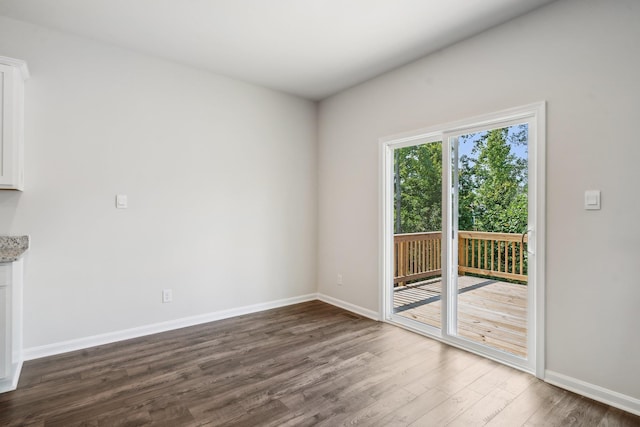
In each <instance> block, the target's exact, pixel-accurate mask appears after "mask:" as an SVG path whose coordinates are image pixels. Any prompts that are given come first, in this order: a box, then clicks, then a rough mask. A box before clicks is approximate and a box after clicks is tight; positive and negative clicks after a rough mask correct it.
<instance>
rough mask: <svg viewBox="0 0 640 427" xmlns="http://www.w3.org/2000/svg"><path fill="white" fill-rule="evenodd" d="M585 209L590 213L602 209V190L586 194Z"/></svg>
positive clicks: (590, 191)
mask: <svg viewBox="0 0 640 427" xmlns="http://www.w3.org/2000/svg"><path fill="white" fill-rule="evenodd" d="M584 208H585V209H586V210H588V211H592V210H598V209H600V190H587V191H585V192H584Z"/></svg>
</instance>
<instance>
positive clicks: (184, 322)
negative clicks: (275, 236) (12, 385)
mask: <svg viewBox="0 0 640 427" xmlns="http://www.w3.org/2000/svg"><path fill="white" fill-rule="evenodd" d="M315 299H319V298H317V295H316V294H308V295H302V296H298V297H292V298H285V299H280V300H275V301H269V302H264V303H259V304H253V305H247V306H244V307H238V308H231V309H228V310H221V311H215V312H212V313H206V314H200V315H196V316H190V317H183V318H181V319H174V320H168V321H166V322H159V323H154V324H151V325H145V326H139V327H137V328H131V329H124V330H121V331H114V332H108V333H106V334H100V335H94V336H90V337H84V338H77V339H73V340H68V341H62V342H58V343H53V344H47V345H42V346H38V347H31V348H25V349H24V360H33V359H39V358H41V357H47V356H53V355H56V354H61V353H67V352H69V351H75V350H82V349H85V348H89V347H95V346H98V345H104V344H110V343H114V342H117V341H123V340H128V339H131V338H138V337H143V336H145V335H151V334H157V333H160V332H167V331H172V330H174V329H180V328H186V327H188V326H195V325H200V324H202V323H208V322H214V321H216V320H222V319H228V318H230V317H236V316H241V315H243V314H251V313H256V312H259V311H264V310H270V309H272V308H278V307H284V306H287V305H292V304H298V303H301V302H307V301H313V300H315ZM16 378H17V377H16Z"/></svg>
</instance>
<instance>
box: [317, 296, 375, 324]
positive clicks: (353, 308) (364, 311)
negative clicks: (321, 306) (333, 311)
mask: <svg viewBox="0 0 640 427" xmlns="http://www.w3.org/2000/svg"><path fill="white" fill-rule="evenodd" d="M318 299H319V300H320V301H322V302H326V303H327V304H331V305H335V306H336V307H339V308H342V309H343V310H347V311H350V312H352V313H356V314H359V315H360V316H364V317H367V318H369V319H372V320H377V321H379V320H380V313H378V312H377V311H373V310H369V309H368V308H364V307H360V306H359V305H355V304H351V303H350V302H346V301H343V300H341V299H338V298H334V297H330V296H329V295H325V294H318Z"/></svg>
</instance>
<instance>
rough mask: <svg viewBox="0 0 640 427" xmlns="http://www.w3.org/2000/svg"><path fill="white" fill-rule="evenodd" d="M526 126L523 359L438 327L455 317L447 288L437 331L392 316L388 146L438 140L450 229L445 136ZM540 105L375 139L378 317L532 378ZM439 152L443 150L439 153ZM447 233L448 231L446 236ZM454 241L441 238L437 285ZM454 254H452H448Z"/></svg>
mask: <svg viewBox="0 0 640 427" xmlns="http://www.w3.org/2000/svg"><path fill="white" fill-rule="evenodd" d="M524 122H526V123H528V124H529V145H528V152H529V171H528V173H529V182H528V184H529V201H530V203H529V212H528V214H529V228H530V229H532V231H531V232H530V234H529V245H528V247H529V249H530V250H531V252H533V254H532V255H530V258H529V259H530V261H529V270H528V274H529V285H528V292H529V294H528V301H529V306H528V310H527V323H528V324H527V326H528V327H527V330H528V334H527V336H528V342H527V348H528V358H527V359H523V358H520V357H517V356H513V355H510V354H507V353H505V352H502V351H499V350H495V349H492V348H489V347H486V346H483V345H480V344H477V343H474V342H472V341H469V340H466V339H462V338H460V337H457V336H452V335H451V334H449V333H448V332H451V331H447V330H444V329H445V328H446V327H447V325H451V324H452V321H453V318H452V316H455V312H454V309H455V301H449V298H447V295H448V294H449V292H443V293H442V307H443V310H442V315H443V319H442V320H443V323H442V325H443V330H439V329H436V328H432V327H429V326H428V325H426V326H425V325H423V324H419V323H418V322H414V321H411V320H410V319H406V318H402V317H400V316H394V315H393V289H392V286H391V283H393V268H392V259H393V202H392V201H393V172H392V171H393V160H394V159H393V150H394V149H396V148H402V147H407V146H412V145H418V144H423V143H427V142H435V141H442V144H443V146H442V152H443V156H444V159H443V160H444V161H443V165H442V166H443V183H442V185H443V197H444V198H446V199H447V200H443V205H442V214H443V224H442V230H443V233H445V232H446V233H451V230H452V227H453V224H452V215H451V213H452V205H451V203H452V202H451V198H450V197H447V194H449V193H448V190H445V189H447V188H448V187H447V186H451V158H450V157H451V156H450V155H449V153H451V138H453V137H457V136H458V135H461V134H465V133H472V132H474V131H479V130H484V129H486V128H491V127H493V128H495V127H497V126H499V127H505V126H509V125H511V124H516V123H524ZM545 129H546V125H545V103H544V102H539V103H535V104H529V105H524V106H521V107H516V108H511V109H508V110H503V111H498V112H495V113H491V114H485V115H482V116H477V117H473V118H470V119H465V120H460V121H456V122H452V123H447V124H443V125H439V126H434V127H430V128H427V129H421V130H416V131H412V132H407V133H404V134H401V135H394V136H388V137H384V138H381V139H380V151H379V154H380V175H379V177H380V179H379V188H380V197H379V199H380V203H379V205H380V227H379V230H380V236H379V242H380V245H379V259H380V263H379V265H380V271H379V290H380V313H381V318H382V320H383V321H386V322H389V323H393V324H396V325H399V326H402V327H404V328H407V329H411V330H413V331H416V332H419V333H421V334H424V335H427V336H429V337H432V338H435V339H438V340H440V341H443V342H445V343H447V344H451V345H453V346H456V347H461V348H464V349H466V350H468V351H471V352H473V353H477V354H480V355H482V356H485V357H487V358H490V359H493V360H497V361H499V362H501V363H504V364H506V365H509V366H513V367H515V368H517V369H521V370H524V371H526V372H530V373H532V374H535V375H536V376H537V377H538V378H541V379H542V378H544V367H545V359H544V356H545V350H544V344H545V329H544V327H545V324H544V319H545V304H544V302H545V283H544V279H545V274H544V272H545V235H546V233H545V210H546V208H545V200H546V199H545V146H546V139H545V134H546V132H545ZM444 153H447V155H446V156H445V154H444ZM446 235H447V236H448V234H446ZM453 242H454V240H452V239H448V238H447V239H443V245H442V250H443V252H442V260H443V265H444V266H446V268H443V275H442V277H443V283H445V284H447V285H448V286H450V282H451V280H449V277H450V274H451V268H453V264H452V261H453V259H452V256H451V254H453V253H455V251H453V250H451V249H450V245H451V244H452V243H453ZM454 256H455V255H454Z"/></svg>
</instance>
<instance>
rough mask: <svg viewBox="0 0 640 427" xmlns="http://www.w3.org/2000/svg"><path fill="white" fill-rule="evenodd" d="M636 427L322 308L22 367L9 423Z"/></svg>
mask: <svg viewBox="0 0 640 427" xmlns="http://www.w3.org/2000/svg"><path fill="white" fill-rule="evenodd" d="M343 424H348V425H352V424H359V425H373V426H406V425H413V426H431V425H433V426H445V425H451V426H454V425H460V426H475V425H490V426H520V425H526V426H538V425H545V426H547V425H557V426H568V425H573V426H638V425H640V417H636V416H633V415H630V414H627V413H625V412H622V411H620V410H617V409H614V408H611V407H608V406H606V405H602V404H599V403H597V402H594V401H591V400H589V399H586V398H584V397H580V396H578V395H575V394H573V393H570V392H567V391H564V390H561V389H558V388H556V387H553V386H550V385H548V384H546V383H544V382H541V381H539V380H537V379H535V378H534V377H532V376H530V375H527V374H524V373H522V372H519V371H516V370H513V369H510V368H507V367H505V366H502V365H500V364H497V363H495V362H492V361H489V360H486V359H483V358H481V357H477V356H475V355H472V354H469V353H466V352H464V351H461V350H458V349H455V348H452V347H449V346H446V345H443V344H440V343H439V342H436V341H433V340H430V339H427V338H424V337H422V336H420V335H416V334H413V333H411V332H408V331H405V330H403V329H400V328H397V327H394V326H391V325H388V324H384V323H379V322H374V321H372V320H368V319H363V318H359V317H357V316H355V315H353V314H351V313H348V312H346V311H343V310H341V309H338V308H335V307H333V306H330V305H327V304H324V303H322V302H319V301H314V302H309V303H304V304H298V305H294V306H289V307H285V308H280V309H275V310H270V311H265V312H261V313H257V314H251V315H246V316H241V317H236V318H233V319H228V320H222V321H218V322H213V323H208V324H205V325H200V326H194V327H190V328H185V329H181V330H176V331H171V332H167V333H163V334H157V335H153V336H149V337H144V338H139V339H134V340H129V341H124V342H120V343H116V344H110V345H105V346H100V347H95V348H91V349H88V350H82V351H76V352H73V353H67V354H64V355H59V356H54V357H49V358H44V359H39V360H34V361H30V362H27V363H25V365H24V369H23V373H22V377H21V379H20V383H19V385H18V389H17V390H16V391H14V392H10V393H5V394H2V395H0V425H2V426H24V425H26V426H30V425H34V426H75V425H86V426H103V425H104V426H112V425H121V426H139V425H166V426H205V425H207V426H222V425H229V426H231V425H237V426H308V425H324V426H338V425H343Z"/></svg>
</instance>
